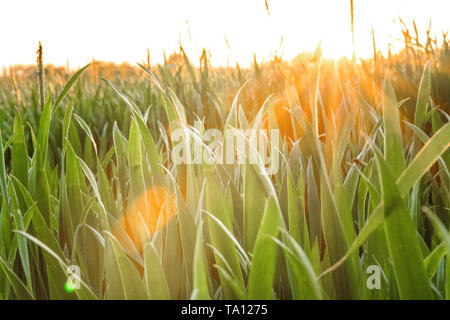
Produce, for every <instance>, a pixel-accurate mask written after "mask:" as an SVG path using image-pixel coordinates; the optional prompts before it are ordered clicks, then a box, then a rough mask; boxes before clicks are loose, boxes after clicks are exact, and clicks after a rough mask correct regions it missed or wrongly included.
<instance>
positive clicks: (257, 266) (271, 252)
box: [248, 197, 280, 300]
mask: <svg viewBox="0 0 450 320" xmlns="http://www.w3.org/2000/svg"><path fill="white" fill-rule="evenodd" d="M279 224H280V213H279V212H278V207H277V205H276V203H275V200H274V199H273V198H272V197H270V199H269V200H268V202H267V205H266V209H265V212H264V216H263V219H262V222H261V227H260V228H259V231H258V235H257V237H256V241H255V248H254V249H253V258H252V264H251V266H250V274H249V279H248V297H249V299H252V300H268V299H272V298H273V281H274V276H275V267H276V257H277V246H276V243H275V242H273V241H272V239H271V237H275V238H276V236H277V235H278V227H279Z"/></svg>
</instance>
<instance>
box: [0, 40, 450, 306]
mask: <svg viewBox="0 0 450 320" xmlns="http://www.w3.org/2000/svg"><path fill="white" fill-rule="evenodd" d="M408 45H409V44H408V43H407V47H406V48H405V50H404V51H403V52H402V53H400V54H397V55H392V56H390V57H388V58H383V57H382V56H380V55H378V56H376V57H375V58H374V59H371V60H366V61H359V62H358V63H356V62H355V61H349V60H345V59H344V60H341V61H339V62H334V61H327V60H323V59H322V58H321V54H320V49H318V50H317V52H316V53H314V54H312V55H306V54H305V55H302V56H299V57H298V58H296V59H294V60H293V61H292V62H289V63H288V62H285V61H282V60H280V59H278V58H276V57H275V58H274V59H273V60H271V61H269V62H266V63H261V64H258V63H257V61H256V58H255V63H254V65H253V66H252V68H240V67H239V66H236V67H233V68H231V67H230V68H212V67H211V66H210V65H209V63H208V59H207V54H206V52H204V54H203V56H202V58H201V60H200V67H199V68H194V67H193V66H192V64H191V63H190V62H189V60H188V58H187V57H186V55H185V54H184V52H183V51H182V50H181V51H180V53H179V54H176V55H173V56H171V57H169V59H168V60H167V61H166V63H165V64H163V65H159V66H156V67H154V66H152V67H151V68H149V66H148V65H147V64H146V65H145V66H144V65H141V66H140V67H129V66H122V67H120V68H118V67H115V66H107V65H105V64H102V63H98V62H94V63H93V64H91V65H90V66H87V67H86V68H83V69H81V70H80V71H78V72H77V73H75V74H70V75H69V74H68V73H66V72H64V70H59V69H56V68H50V67H48V68H47V69H46V71H47V72H46V77H45V79H43V80H45V81H43V83H44V84H43V87H41V88H42V91H44V90H45V93H44V94H42V93H41V94H40V92H39V91H40V87H39V85H38V83H39V82H40V81H38V79H37V76H36V74H35V70H32V72H30V70H27V69H25V68H22V69H20V70H18V69H15V70H11V73H10V74H9V75H4V76H3V77H2V78H0V130H1V139H0V148H1V149H2V152H0V155H1V158H0V195H1V197H0V199H1V213H0V217H1V218H0V298H2V299H76V298H79V299H148V298H151V299H186V298H193V299H210V298H211V299H235V298H239V299H241V298H242V299H245V298H250V299H254V298H255V299H398V298H402V299H408V298H426V299H449V298H450V264H449V263H448V257H449V256H450V234H449V231H448V230H449V222H450V217H449V208H450V190H449V188H450V174H449V166H450V152H449V150H448V147H449V144H450V124H449V106H450V89H449V88H450V86H449V85H450V51H449V50H448V44H447V42H444V45H443V46H442V47H440V48H437V47H436V46H433V45H432V43H431V44H429V43H427V44H426V45H424V46H416V47H412V46H408ZM427 61H428V62H427ZM19 71H21V72H22V74H19ZM42 96H45V97H46V99H45V100H43V101H42V102H40V97H42ZM195 121H200V122H201V128H200V129H199V128H197V127H194V122H195ZM177 128H178V129H179V128H182V129H183V130H184V131H183V132H184V134H185V135H186V136H187V137H189V139H187V140H186V141H188V142H187V144H188V145H187V147H192V145H191V144H192V143H193V141H194V140H200V141H203V138H204V137H203V132H204V130H205V129H208V128H216V129H219V130H221V131H224V130H225V129H230V128H234V129H249V128H255V129H266V130H268V129H272V128H279V129H280V133H281V138H282V140H283V142H282V144H280V147H279V148H276V149H275V148H273V149H272V150H270V151H271V153H273V154H276V155H277V156H278V157H279V158H280V167H279V170H278V171H277V172H276V173H274V174H272V175H262V174H261V173H262V172H264V171H265V170H266V169H265V168H264V166H262V165H261V164H248V163H246V164H224V165H221V164H208V163H206V162H202V163H200V164H179V163H174V162H173V161H172V159H171V157H170V152H171V150H172V148H173V145H174V143H175V141H174V138H173V136H172V135H171V133H172V132H174V130H176V129H177ZM69 265H76V266H78V267H79V268H80V270H81V280H82V281H81V287H80V288H79V289H77V290H75V291H73V292H69V291H72V290H69V289H70V288H67V285H66V280H67V278H68V276H70V274H69V273H68V271H67V267H68V266H69ZM369 266H378V267H380V270H381V278H380V288H379V289H373V290H371V289H369V287H370V286H369V287H368V286H367V279H368V277H369V276H370V274H368V273H367V270H368V267H369ZM65 285H66V287H65Z"/></svg>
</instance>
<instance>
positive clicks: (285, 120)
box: [262, 99, 301, 147]
mask: <svg viewBox="0 0 450 320" xmlns="http://www.w3.org/2000/svg"><path fill="white" fill-rule="evenodd" d="M271 119H273V120H274V121H272V120H271ZM262 122H263V128H264V129H265V130H267V135H268V136H269V134H268V129H270V128H272V127H277V128H278V129H279V130H280V136H281V137H282V138H283V139H286V140H287V141H288V142H290V141H294V140H296V137H295V134H297V135H299V134H300V131H301V129H300V126H299V125H298V124H296V126H295V129H296V132H294V129H293V127H292V117H291V112H290V106H289V104H288V102H287V101H286V100H285V99H280V100H278V101H277V102H276V103H275V104H274V105H273V108H272V110H271V112H269V113H267V114H265V115H264V116H263V120H262ZM288 146H289V147H290V146H291V143H288Z"/></svg>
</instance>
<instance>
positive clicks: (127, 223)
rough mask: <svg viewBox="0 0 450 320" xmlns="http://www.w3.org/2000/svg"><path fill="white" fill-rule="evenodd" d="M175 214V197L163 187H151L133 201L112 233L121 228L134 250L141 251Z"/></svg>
mask: <svg viewBox="0 0 450 320" xmlns="http://www.w3.org/2000/svg"><path fill="white" fill-rule="evenodd" d="M176 214H177V206H176V199H175V195H174V194H173V193H171V192H170V191H168V190H167V189H165V188H163V187H159V186H156V187H152V188H150V189H148V190H147V191H146V192H144V193H142V194H141V195H140V196H139V197H137V198H136V199H134V201H133V203H132V204H131V205H130V206H129V210H128V212H126V214H124V216H123V217H122V218H121V219H119V221H118V225H116V226H115V227H114V228H113V233H114V230H116V231H117V228H123V229H124V230H125V231H126V233H127V234H128V236H129V237H130V238H131V240H132V241H133V243H134V245H135V247H136V249H137V250H138V251H141V250H142V245H143V243H144V242H145V241H146V240H149V239H150V238H151V236H152V235H153V234H154V233H155V232H156V231H159V230H162V229H163V228H164V227H165V226H166V224H167V223H168V222H169V221H170V220H171V219H172V218H173V217H174V216H175V215H176ZM116 233H117V232H116ZM117 238H119V239H120V238H121V237H117Z"/></svg>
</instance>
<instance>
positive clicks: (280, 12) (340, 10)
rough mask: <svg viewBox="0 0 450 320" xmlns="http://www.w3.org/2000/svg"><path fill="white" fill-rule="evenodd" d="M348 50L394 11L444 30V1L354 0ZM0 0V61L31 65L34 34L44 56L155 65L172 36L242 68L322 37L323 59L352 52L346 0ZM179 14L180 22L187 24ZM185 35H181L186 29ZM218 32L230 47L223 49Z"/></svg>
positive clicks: (449, 24) (383, 43)
mask: <svg viewBox="0 0 450 320" xmlns="http://www.w3.org/2000/svg"><path fill="white" fill-rule="evenodd" d="M354 3H355V31H356V37H355V40H356V48H357V55H359V56H362V57H366V56H370V55H371V54H372V38H371V26H373V27H374V29H375V35H376V39H377V47H378V48H379V49H381V50H382V51H383V52H385V53H386V52H387V44H388V43H389V42H395V39H398V38H400V37H401V27H400V24H399V23H398V20H396V22H395V23H394V22H393V20H394V19H396V17H397V16H401V17H402V18H403V19H404V20H405V21H406V22H407V23H408V25H409V26H411V27H412V19H413V18H414V19H415V20H416V23H417V26H418V28H419V30H421V31H422V37H424V31H425V29H426V28H427V27H428V23H429V20H430V18H432V33H433V34H434V33H435V32H436V33H437V34H438V39H441V38H442V37H440V35H441V31H443V30H448V29H450V19H449V12H450V1H449V0H427V1H423V0H376V1H375V0H374V1H370V0H354ZM268 4H269V9H270V13H271V15H270V16H269V15H268V14H267V11H266V8H265V3H264V0H190V1H188V0H164V1H163V0H151V1H148V0H147V1H144V0H126V1H118V0H108V1H107V0H77V1H74V0H72V1H62V0H59V1H57V0H35V1H27V0H14V1H13V0H1V2H0V43H1V45H0V66H5V65H6V66H7V65H10V64H19V63H25V64H27V63H35V61H36V50H37V45H38V41H39V40H41V41H42V44H43V46H44V61H45V62H46V63H53V64H56V65H65V64H66V61H67V60H69V64H70V66H71V67H78V66H81V65H84V64H85V63H87V62H89V61H91V60H92V58H93V57H94V58H95V59H96V60H104V61H114V62H122V61H128V62H130V63H135V62H140V61H143V60H144V59H145V57H146V49H147V48H149V49H150V54H151V62H152V63H156V62H161V61H162V57H163V50H165V51H166V53H167V54H169V53H171V52H173V51H174V50H177V49H178V44H179V41H180V39H181V43H182V45H183V47H184V48H185V50H186V52H187V53H188V55H189V56H190V58H191V60H192V61H193V62H194V63H197V61H198V59H197V58H198V56H199V54H200V53H201V50H202V48H203V47H205V48H206V49H207V50H209V51H210V52H211V55H212V56H211V58H212V63H213V64H216V65H217V64H222V65H226V63H227V58H228V59H229V61H230V63H231V64H234V62H235V61H238V62H239V63H241V64H243V65H246V64H248V63H249V62H250V61H251V60H252V59H253V53H256V55H257V58H258V59H261V58H267V57H270V56H271V54H273V52H274V51H275V50H277V49H279V45H280V40H281V36H283V44H282V46H281V51H282V52H283V57H284V58H286V59H290V58H293V57H294V56H296V55H297V54H298V53H300V52H302V51H312V50H314V48H315V47H316V45H317V44H318V42H319V41H320V40H322V48H323V52H324V55H325V56H327V57H340V56H343V55H346V56H351V54H352V46H351V33H350V0H268ZM186 21H188V23H187V22H186ZM188 30H190V34H191V39H190V37H189V32H188ZM225 37H226V38H227V39H228V41H229V44H230V46H231V50H229V49H228V47H227V45H226V42H225Z"/></svg>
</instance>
